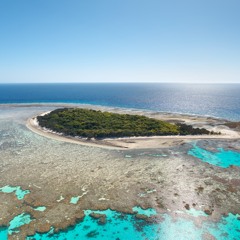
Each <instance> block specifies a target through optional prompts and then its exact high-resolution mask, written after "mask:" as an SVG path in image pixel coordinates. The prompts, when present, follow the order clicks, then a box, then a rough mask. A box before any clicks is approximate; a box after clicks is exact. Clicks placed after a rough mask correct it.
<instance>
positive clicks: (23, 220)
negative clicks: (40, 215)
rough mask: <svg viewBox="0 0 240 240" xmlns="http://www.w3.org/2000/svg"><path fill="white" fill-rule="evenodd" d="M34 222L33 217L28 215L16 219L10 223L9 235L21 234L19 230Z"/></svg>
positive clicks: (24, 214) (23, 214)
mask: <svg viewBox="0 0 240 240" xmlns="http://www.w3.org/2000/svg"><path fill="white" fill-rule="evenodd" d="M31 221H32V219H31V216H30V215H29V214H27V213H22V214H20V215H18V216H16V217H14V218H13V219H12V220H11V221H10V222H9V227H8V234H9V235H12V234H13V233H17V232H19V228H20V227H21V226H23V225H25V224H29V223H30V222H31Z"/></svg>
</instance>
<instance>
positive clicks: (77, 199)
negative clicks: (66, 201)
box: [70, 196, 80, 204]
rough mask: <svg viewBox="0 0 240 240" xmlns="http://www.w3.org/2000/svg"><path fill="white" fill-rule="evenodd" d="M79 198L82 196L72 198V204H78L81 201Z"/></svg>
mask: <svg viewBox="0 0 240 240" xmlns="http://www.w3.org/2000/svg"><path fill="white" fill-rule="evenodd" d="M79 198H80V196H77V197H72V198H71V200H70V203H72V204H77V203H78V201H79Z"/></svg>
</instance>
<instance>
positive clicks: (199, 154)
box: [188, 145, 240, 168]
mask: <svg viewBox="0 0 240 240" xmlns="http://www.w3.org/2000/svg"><path fill="white" fill-rule="evenodd" d="M217 150H218V151H217V152H210V151H207V150H206V149H203V148H200V147H198V146H197V145H194V146H193V148H192V149H190V150H189V151H188V154H189V155H191V156H194V157H196V158H199V159H201V160H202V161H204V162H207V163H210V164H212V165H215V166H219V167H222V168H227V167H229V166H230V165H234V166H238V167H239V166H240V153H239V152H234V151H230V150H224V149H223V148H218V149H217Z"/></svg>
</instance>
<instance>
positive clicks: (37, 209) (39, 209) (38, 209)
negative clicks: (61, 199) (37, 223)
mask: <svg viewBox="0 0 240 240" xmlns="http://www.w3.org/2000/svg"><path fill="white" fill-rule="evenodd" d="M46 209H47V208H46V207H45V206H39V207H35V208H34V210H35V211H39V212H44V211H45V210H46Z"/></svg>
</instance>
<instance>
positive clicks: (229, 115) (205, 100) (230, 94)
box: [0, 83, 240, 121]
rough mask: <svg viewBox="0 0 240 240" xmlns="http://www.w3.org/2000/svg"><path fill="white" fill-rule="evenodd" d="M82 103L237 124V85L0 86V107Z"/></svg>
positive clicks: (239, 114) (239, 103) (239, 105)
mask: <svg viewBox="0 0 240 240" xmlns="http://www.w3.org/2000/svg"><path fill="white" fill-rule="evenodd" d="M43 102H44V103H46V102H50V103H52V102H61V103H85V104H96V105H105V106H112V107H126V108H138V109H146V110H154V111H163V112H176V113H187V114H197V115H208V116H214V117H220V118H226V119H231V120H236V121H239V120H240V84H165V83H149V84H146V83H91V84H87V83H81V84H80V83H79V84H0V103H43Z"/></svg>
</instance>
